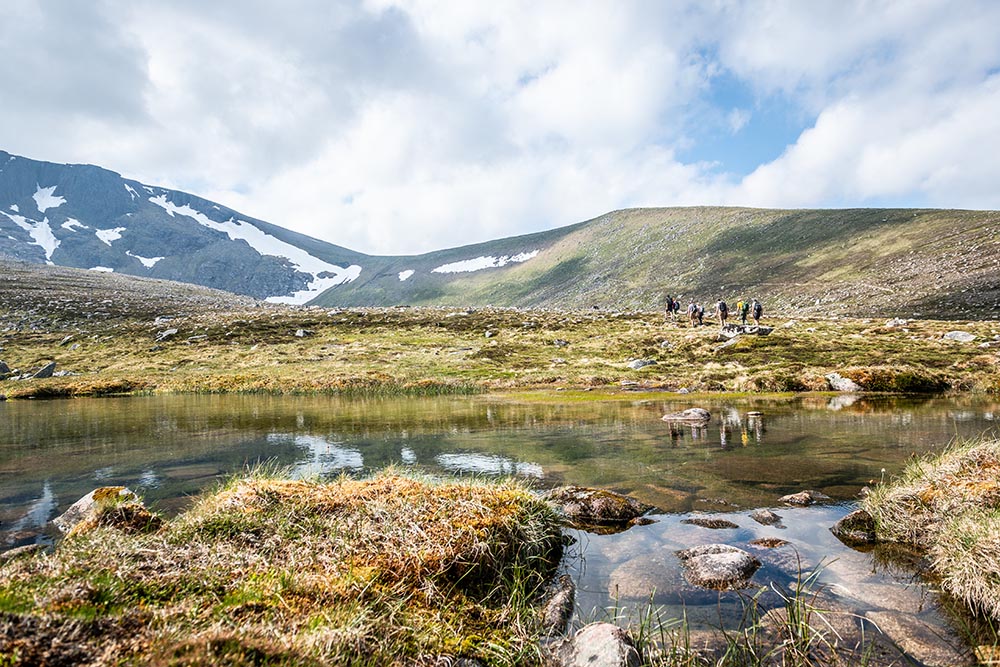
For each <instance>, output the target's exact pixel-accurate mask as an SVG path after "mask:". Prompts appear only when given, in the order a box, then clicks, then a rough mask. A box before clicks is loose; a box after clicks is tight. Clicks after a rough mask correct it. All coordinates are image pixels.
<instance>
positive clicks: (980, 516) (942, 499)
mask: <svg viewBox="0 0 1000 667" xmlns="http://www.w3.org/2000/svg"><path fill="white" fill-rule="evenodd" d="M864 507H865V509H867V510H868V511H869V512H870V513H871V514H872V516H873V517H875V521H876V525H877V533H878V536H879V538H880V539H885V540H892V541H898V542H907V543H912V544H916V545H918V546H920V547H923V548H925V549H926V550H927V551H928V553H929V555H930V557H931V558H932V560H933V565H934V569H935V570H936V571H937V573H938V574H939V575H940V577H941V580H942V582H941V583H942V586H943V588H944V589H945V590H946V591H948V592H949V593H951V594H952V595H954V596H956V597H958V598H959V599H961V600H963V601H964V602H965V603H966V604H968V605H969V606H970V607H972V608H973V609H976V610H979V611H982V612H985V613H986V614H988V615H990V616H992V617H993V618H996V619H1000V439H983V440H978V441H972V442H967V443H962V444H959V445H956V446H954V447H952V448H950V449H949V450H948V451H946V452H944V453H942V454H940V455H938V456H932V457H927V458H922V459H916V460H914V461H912V462H911V463H910V464H909V465H908V466H907V467H906V469H905V470H904V471H903V473H902V474H901V475H900V477H899V479H897V480H894V481H892V482H891V483H888V484H884V485H880V486H878V487H876V489H875V490H874V491H873V492H872V494H871V495H870V496H869V497H868V498H867V499H866V500H865V502H864Z"/></svg>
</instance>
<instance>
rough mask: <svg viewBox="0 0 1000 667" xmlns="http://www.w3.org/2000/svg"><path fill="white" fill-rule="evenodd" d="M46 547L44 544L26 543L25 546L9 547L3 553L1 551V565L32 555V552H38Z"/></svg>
mask: <svg viewBox="0 0 1000 667" xmlns="http://www.w3.org/2000/svg"><path fill="white" fill-rule="evenodd" d="M44 549H45V545H44V544H26V545H24V546H23V547H14V548H13V549H8V550H7V551H4V552H3V553H0V565H4V564H6V563H9V562H11V561H12V560H15V559H17V558H23V557H25V556H30V555H31V554H35V553H38V552H39V551H43V550H44Z"/></svg>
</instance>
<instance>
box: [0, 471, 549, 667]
mask: <svg viewBox="0 0 1000 667" xmlns="http://www.w3.org/2000/svg"><path fill="white" fill-rule="evenodd" d="M106 509H107V511H105V509H103V508H102V509H101V511H100V513H99V514H98V517H97V518H96V519H95V520H94V521H92V522H91V525H90V527H89V529H87V530H80V531H73V532H72V533H71V534H70V535H68V536H67V537H66V538H65V539H64V540H63V541H62V542H61V543H60V545H59V546H58V548H57V549H56V551H55V552H54V553H53V554H52V555H38V556H32V557H28V558H22V559H18V560H14V561H12V562H10V563H7V564H5V565H4V566H2V572H3V576H2V577H0V664H6V663H4V662H3V661H4V660H7V661H10V660H13V661H14V664H20V663H18V660H20V661H23V662H24V663H26V664H33V662H32V661H39V660H43V657H44V660H48V661H49V662H53V661H56V662H58V660H63V661H68V662H87V663H90V664H122V663H123V662H124V663H128V664H133V663H136V662H141V663H143V664H147V663H149V664H164V665H167V664H169V665H188V664H190V665H195V664H197V665H223V664H225V665H250V664H254V665H257V664H268V665H277V664H281V665H283V664H288V665H293V664H294V665H299V664H306V665H308V664H315V665H319V664H338V665H424V664H440V660H442V659H449V660H454V659H458V658H461V657H465V658H473V659H476V660H479V661H480V662H481V663H482V664H485V665H494V664H496V665H513V664H526V665H530V664H537V663H538V662H539V660H540V657H539V648H538V641H537V640H538V634H537V633H538V631H539V629H538V628H537V611H538V610H537V606H538V605H539V604H540V600H541V593H542V590H543V587H544V585H545V583H546V582H547V581H548V580H549V578H550V576H551V574H552V572H553V570H554V568H555V566H556V564H557V563H558V561H559V558H560V556H561V544H562V541H561V539H562V537H561V532H560V529H559V525H558V520H557V517H556V516H555V514H554V512H553V510H552V509H551V508H550V507H549V506H548V505H546V504H545V503H544V502H543V501H541V500H540V499H538V498H537V497H536V496H535V495H534V494H533V493H531V492H530V491H529V490H528V489H527V488H526V487H524V486H522V485H520V484H518V483H516V482H513V481H505V482H492V483H486V482H484V483H480V482H468V481H432V480H429V479H422V478H416V477H410V476H407V477H404V476H402V475H400V474H398V473H396V472H395V471H392V470H388V471H384V472H382V473H380V474H378V475H376V476H374V477H372V478H369V479H365V480H352V479H348V478H342V479H339V480H337V481H334V482H329V483H319V482H309V481H293V480H288V479H282V478H281V477H280V476H273V475H271V474H266V473H262V472H258V473H254V474H250V475H248V476H245V477H240V478H237V479H234V480H233V481H231V482H229V483H228V484H226V485H225V486H223V487H222V488H221V489H219V490H218V491H215V492H212V493H208V494H206V495H204V496H203V497H201V498H200V499H199V500H198V501H197V502H196V504H195V505H194V506H193V507H192V508H191V509H190V510H188V511H187V512H185V513H183V514H181V515H179V516H177V517H175V518H174V519H171V520H169V521H165V522H163V525H162V527H161V528H160V529H158V530H153V531H136V530H126V529H125V526H122V525H120V524H118V523H116V519H115V517H120V516H121V511H120V510H121V508H106ZM112 509H114V510H116V511H111V510H112ZM129 525H131V524H129ZM67 633H68V634H69V635H71V636H72V637H74V640H73V641H70V642H63V643H61V644H60V643H59V642H56V643H55V644H53V643H52V642H53V638H54V637H58V636H62V635H66V634H67ZM59 651H63V652H64V653H63V654H60V653H59ZM53 652H54V653H53ZM44 660H43V661H44ZM53 664H55V662H53Z"/></svg>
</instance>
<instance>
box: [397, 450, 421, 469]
mask: <svg viewBox="0 0 1000 667" xmlns="http://www.w3.org/2000/svg"><path fill="white" fill-rule="evenodd" d="M399 458H400V459H401V460H402V461H403V463H405V464H407V465H412V464H414V463H416V462H417V453H416V452H414V451H413V450H412V449H410V448H409V447H403V448H402V449H401V450H399Z"/></svg>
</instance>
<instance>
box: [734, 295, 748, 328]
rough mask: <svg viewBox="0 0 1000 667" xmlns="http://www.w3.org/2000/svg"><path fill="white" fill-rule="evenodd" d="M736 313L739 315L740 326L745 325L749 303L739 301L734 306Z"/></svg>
mask: <svg viewBox="0 0 1000 667" xmlns="http://www.w3.org/2000/svg"><path fill="white" fill-rule="evenodd" d="M736 312H737V313H739V314H740V324H742V325H743V326H746V325H747V315H749V314H750V302H749V301H746V300H741V301H740V302H739V303H737V304H736Z"/></svg>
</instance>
